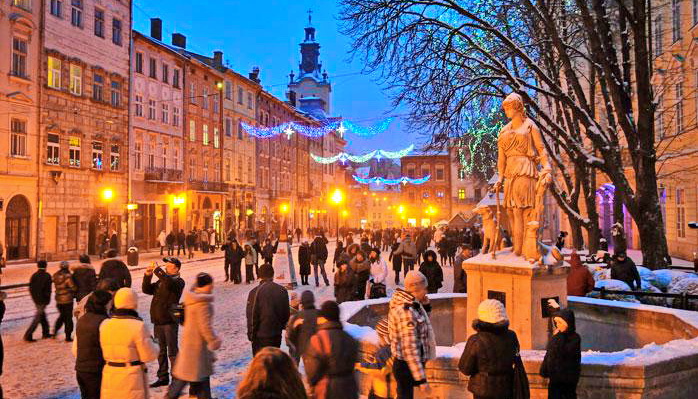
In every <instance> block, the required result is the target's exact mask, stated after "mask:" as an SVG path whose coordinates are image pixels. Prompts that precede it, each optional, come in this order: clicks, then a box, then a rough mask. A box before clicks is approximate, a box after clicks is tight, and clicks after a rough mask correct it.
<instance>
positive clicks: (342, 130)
mask: <svg viewBox="0 0 698 399" xmlns="http://www.w3.org/2000/svg"><path fill="white" fill-rule="evenodd" d="M346 131H347V128H345V127H344V124H342V123H341V122H340V123H339V127H338V128H337V132H339V136H340V137H342V138H344V133H346Z"/></svg>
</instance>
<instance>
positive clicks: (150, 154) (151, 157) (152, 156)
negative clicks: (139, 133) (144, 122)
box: [147, 138, 155, 170]
mask: <svg viewBox="0 0 698 399" xmlns="http://www.w3.org/2000/svg"><path fill="white" fill-rule="evenodd" d="M153 141H154V140H152V138H151V140H150V142H151V143H150V144H148V148H147V150H148V151H147V152H148V169H151V170H152V169H154V168H155V153H154V151H153V145H152V142H153Z"/></svg>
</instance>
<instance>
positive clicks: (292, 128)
mask: <svg viewBox="0 0 698 399" xmlns="http://www.w3.org/2000/svg"><path fill="white" fill-rule="evenodd" d="M240 126H241V127H242V128H243V130H245V132H247V134H249V135H250V136H252V137H257V138H260V139H268V138H272V137H275V136H278V135H280V134H284V135H286V137H287V138H288V139H291V136H292V135H293V134H294V133H298V134H301V135H303V136H306V137H313V138H316V137H322V136H325V135H327V134H328V133H331V132H333V131H334V130H337V127H338V126H339V123H338V122H332V123H328V124H325V125H322V126H319V127H313V126H306V125H301V124H300V123H296V122H285V123H282V124H280V125H277V126H272V127H255V126H252V125H249V124H247V123H245V122H240Z"/></svg>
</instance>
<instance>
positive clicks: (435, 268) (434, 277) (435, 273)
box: [419, 249, 444, 294]
mask: <svg viewBox="0 0 698 399" xmlns="http://www.w3.org/2000/svg"><path fill="white" fill-rule="evenodd" d="M429 256H431V258H432V259H433V260H432V261H431V262H430V261H427V260H425V261H424V262H422V264H421V266H419V271H420V272H421V273H422V274H423V275H424V276H426V278H427V283H428V287H427V290H428V291H429V293H430V294H433V293H436V292H437V291H438V290H439V288H441V287H442V286H443V284H442V282H443V281H444V272H443V270H442V269H441V265H439V262H437V261H436V254H435V253H434V251H432V250H431V249H430V250H428V251H426V252H424V259H427V258H428V257H429Z"/></svg>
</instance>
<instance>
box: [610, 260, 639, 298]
mask: <svg viewBox="0 0 698 399" xmlns="http://www.w3.org/2000/svg"><path fill="white" fill-rule="evenodd" d="M610 266H611V278H612V279H615V280H620V281H624V282H625V283H626V284H628V286H629V287H630V289H631V290H637V291H639V290H640V289H641V288H642V280H641V279H640V273H639V272H638V271H637V266H635V262H633V260H632V259H630V258H628V256H627V254H626V253H625V252H618V253H616V254H615V255H614V256H613V260H612V261H611V265H610Z"/></svg>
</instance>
